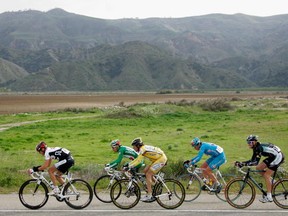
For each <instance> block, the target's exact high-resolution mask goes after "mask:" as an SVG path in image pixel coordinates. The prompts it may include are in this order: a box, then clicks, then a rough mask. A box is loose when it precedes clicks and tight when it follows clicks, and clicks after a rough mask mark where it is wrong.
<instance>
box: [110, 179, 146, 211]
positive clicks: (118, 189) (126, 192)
mask: <svg viewBox="0 0 288 216" xmlns="http://www.w3.org/2000/svg"><path fill="white" fill-rule="evenodd" d="M110 196H111V200H112V202H113V203H114V205H115V206H117V207H118V208H121V209H130V208H133V207H134V206H136V205H137V204H138V202H139V200H140V197H141V191H140V188H139V186H138V185H137V184H136V183H135V182H134V181H132V182H131V180H130V179H122V180H120V181H117V182H115V183H114V184H113V185H112V188H111V191H110Z"/></svg>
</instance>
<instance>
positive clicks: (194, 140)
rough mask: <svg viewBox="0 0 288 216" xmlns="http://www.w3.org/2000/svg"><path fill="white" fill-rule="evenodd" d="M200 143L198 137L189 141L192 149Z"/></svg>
mask: <svg viewBox="0 0 288 216" xmlns="http://www.w3.org/2000/svg"><path fill="white" fill-rule="evenodd" d="M200 143H201V141H200V139H199V138H198V137H195V138H194V139H193V140H192V141H191V145H192V146H193V147H195V146H198V145H200Z"/></svg>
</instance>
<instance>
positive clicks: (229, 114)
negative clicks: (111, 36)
mask: <svg viewBox="0 0 288 216" xmlns="http://www.w3.org/2000/svg"><path fill="white" fill-rule="evenodd" d="M39 120H41V121H39ZM29 121H38V122H31V123H27V122H29ZM19 122H26V124H23V125H18V126H17V125H16V126H14V127H11V128H9V129H7V130H3V131H0V134H1V136H0V157H1V164H0V192H1V193H7V192H15V191H17V190H18V188H19V187H20V185H21V184H22V183H23V181H25V180H27V179H29V178H30V177H29V176H28V175H27V174H26V170H27V169H28V168H31V167H32V166H34V165H40V164H42V163H43V161H44V158H43V157H42V156H41V155H40V154H38V153H36V152H35V145H36V144H37V143H38V142H39V141H41V140H44V141H46V143H47V144H48V145H49V146H51V147H53V146H61V147H66V148H68V149H70V150H71V151H72V154H73V156H74V158H75V160H76V164H75V167H74V168H73V169H72V171H73V172H75V173H76V174H77V175H79V176H80V177H82V178H85V179H86V180H88V181H89V182H90V183H93V182H94V181H95V180H96V178H97V177H99V175H100V173H101V171H102V168H103V165H104V164H106V163H108V162H110V161H112V160H113V159H115V158H116V157H117V155H116V154H114V153H113V151H112V150H111V148H110V145H109V144H110V141H111V140H113V139H120V140H121V142H122V144H123V145H129V146H130V143H131V141H132V140H133V139H134V138H136V137H142V139H143V141H144V143H146V144H151V145H155V146H158V147H160V148H161V149H163V150H164V151H165V152H166V154H167V156H168V165H167V168H166V169H167V170H168V171H169V172H178V170H181V169H182V166H181V164H182V162H183V161H184V160H186V159H191V158H192V157H194V156H195V155H196V154H197V152H196V151H195V150H193V149H192V147H191V146H190V141H191V140H192V139H193V137H195V136H198V137H200V138H201V139H202V141H208V142H213V143H215V144H219V145H220V146H222V147H223V148H224V150H225V152H226V156H227V160H228V161H227V163H226V164H225V165H223V168H222V170H223V171H224V172H225V171H226V170H229V169H230V168H231V167H232V166H233V162H234V161H235V160H240V161H242V160H248V159H250V157H251V155H252V150H250V149H249V148H248V146H247V144H246V137H247V136H248V135H249V134H257V135H259V138H260V141H261V142H272V143H274V144H276V145H278V146H279V147H280V148H281V149H282V151H283V152H284V154H286V157H287V155H288V150H287V141H288V138H287V134H288V102H287V99H286V98H277V99H275V98H274V99H254V100H253V101H251V100H229V101H226V100H221V101H219V100H218V101H217V100H213V101H202V102H194V103H187V102H185V101H182V102H179V103H166V104H135V105H133V106H121V107H113V108H106V109H92V110H75V109H71V110H66V111H61V112H49V113H28V114H18V115H3V116H1V119H0V125H4V124H8V123H9V124H13V123H19ZM205 159H207V156H204V157H203V160H205ZM284 167H286V168H287V162H286V163H285V164H284Z"/></svg>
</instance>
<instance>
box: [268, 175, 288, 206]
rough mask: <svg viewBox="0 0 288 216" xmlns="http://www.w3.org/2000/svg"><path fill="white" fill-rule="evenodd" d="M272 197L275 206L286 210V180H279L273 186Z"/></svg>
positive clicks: (287, 185) (287, 196) (287, 188)
mask: <svg viewBox="0 0 288 216" xmlns="http://www.w3.org/2000/svg"><path fill="white" fill-rule="evenodd" d="M272 197H273V201H274V203H275V204H276V205H277V206H279V207H280V208H283V209H288V179H280V180H278V181H277V182H276V183H275V184H274V186H273V188H272Z"/></svg>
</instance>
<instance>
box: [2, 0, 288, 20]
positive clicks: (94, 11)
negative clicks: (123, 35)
mask: <svg viewBox="0 0 288 216" xmlns="http://www.w3.org/2000/svg"><path fill="white" fill-rule="evenodd" d="M0 5H1V7H0V13H3V12H8V11H10V12H11V11H23V10H30V9H32V10H39V11H43V12H46V11H48V10H51V9H54V8H62V9H64V10H65V11H67V12H70V13H75V14H79V15H85V16H89V17H95V18H102V19H122V18H138V19H145V18H152V17H160V18H179V17H189V16H199V15H207V14H213V13H222V14H235V13H243V14H247V15H252V16H261V17H266V16H273V15H280V14H288V0H0Z"/></svg>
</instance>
